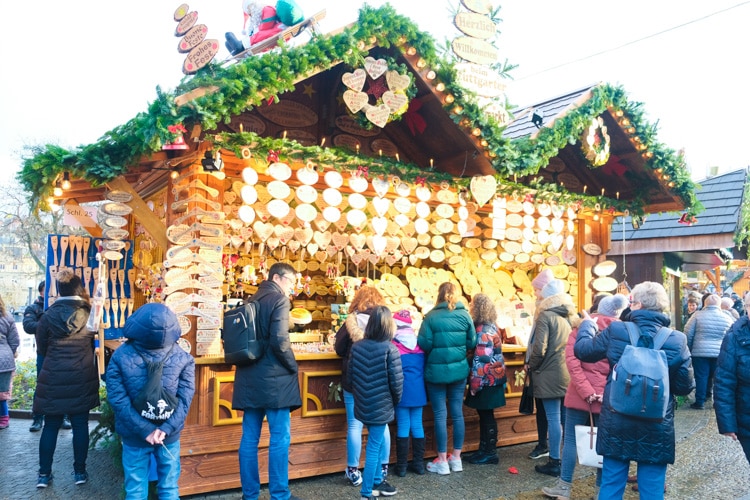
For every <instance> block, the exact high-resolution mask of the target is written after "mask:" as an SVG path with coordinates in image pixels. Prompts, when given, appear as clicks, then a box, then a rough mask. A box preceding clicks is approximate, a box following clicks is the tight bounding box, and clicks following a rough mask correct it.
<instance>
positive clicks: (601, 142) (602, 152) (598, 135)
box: [581, 117, 609, 167]
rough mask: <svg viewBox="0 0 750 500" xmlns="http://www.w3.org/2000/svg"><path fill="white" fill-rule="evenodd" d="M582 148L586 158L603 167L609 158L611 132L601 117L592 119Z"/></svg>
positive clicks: (594, 164) (596, 165)
mask: <svg viewBox="0 0 750 500" xmlns="http://www.w3.org/2000/svg"><path fill="white" fill-rule="evenodd" d="M581 149H583V155H584V156H585V157H586V159H587V160H588V161H589V162H591V164H592V165H593V166H595V167H601V166H602V165H604V164H605V163H607V160H609V134H608V133H607V127H606V126H604V120H603V119H602V118H601V117H598V118H593V119H592V120H591V125H589V127H588V129H587V133H586V136H585V137H584V138H583V141H582V144H581Z"/></svg>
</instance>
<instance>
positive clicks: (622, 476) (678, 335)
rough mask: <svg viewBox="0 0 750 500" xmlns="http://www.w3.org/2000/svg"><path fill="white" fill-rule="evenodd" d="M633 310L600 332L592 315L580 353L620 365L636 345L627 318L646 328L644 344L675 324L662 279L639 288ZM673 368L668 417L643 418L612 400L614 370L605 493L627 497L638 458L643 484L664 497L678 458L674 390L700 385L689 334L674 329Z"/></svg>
mask: <svg viewBox="0 0 750 500" xmlns="http://www.w3.org/2000/svg"><path fill="white" fill-rule="evenodd" d="M631 297H632V299H631V306H630V309H631V312H630V315H629V317H627V318H625V319H624V320H623V321H616V322H614V323H611V324H610V325H609V326H608V327H607V328H605V329H604V330H603V331H602V332H601V333H599V334H597V333H596V330H597V327H596V324H595V323H594V321H593V320H591V319H590V318H589V317H588V315H584V316H585V319H584V321H582V322H581V325H580V326H579V327H578V337H577V338H576V343H575V346H574V352H575V355H576V357H577V358H578V359H580V360H581V361H584V362H587V363H594V362H596V361H599V360H600V359H605V358H606V359H607V360H608V361H609V365H610V366H611V367H614V366H615V365H616V364H617V362H618V361H619V360H620V358H621V357H622V354H623V352H624V351H625V347H626V346H628V345H630V336H629V334H628V331H627V328H626V326H625V322H633V323H635V324H636V325H637V326H638V328H639V329H640V333H641V335H640V338H639V342H638V345H639V346H642V347H653V337H654V336H655V335H656V333H657V332H658V331H659V329H660V328H661V327H667V326H669V322H670V319H669V316H668V315H667V314H666V313H665V312H664V311H666V310H667V309H668V308H669V297H668V296H667V292H666V291H665V290H664V287H663V286H661V285H660V284H659V283H654V282H650V281H644V282H643V283H640V284H639V285H636V286H635V288H633V291H632V293H631ZM661 350H662V351H664V353H665V354H666V357H667V366H668V368H669V390H670V398H669V404H668V406H667V411H666V415H665V417H664V419H662V420H661V421H650V420H643V419H639V418H635V417H631V416H628V415H623V414H622V413H617V412H616V411H615V410H614V409H613V408H612V405H611V404H610V389H611V385H612V371H611V370H610V374H609V377H608V379H607V385H606V386H605V387H604V395H603V398H602V399H603V400H602V410H601V413H600V416H599V434H598V436H597V442H596V451H597V453H599V454H600V455H602V456H603V457H604V462H603V467H602V485H601V489H600V490H599V498H622V495H623V492H624V491H625V485H626V481H627V479H628V468H629V466H630V461H636V462H638V489H639V491H641V492H648V493H649V494H650V495H653V496H652V497H650V498H663V497H664V483H665V480H666V473H667V464H673V463H674V459H675V435H674V409H675V398H674V396H685V395H687V394H689V393H690V391H692V390H693V389H694V388H695V380H694V378H693V367H692V364H691V360H690V351H689V350H688V347H687V338H686V337H685V334H684V333H682V332H679V331H677V330H672V331H671V333H670V334H669V337H668V338H667V340H666V342H665V343H664V345H663V346H662V348H661Z"/></svg>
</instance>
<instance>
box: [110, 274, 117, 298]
mask: <svg viewBox="0 0 750 500" xmlns="http://www.w3.org/2000/svg"><path fill="white" fill-rule="evenodd" d="M109 282H110V286H111V287H112V295H110V297H112V298H114V297H117V269H116V268H114V267H113V268H112V269H110V270H109Z"/></svg>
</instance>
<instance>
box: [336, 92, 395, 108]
mask: <svg viewBox="0 0 750 500" xmlns="http://www.w3.org/2000/svg"><path fill="white" fill-rule="evenodd" d="M365 95H367V94H365ZM344 102H346V99H345V100H344ZM383 104H385V105H386V106H388V109H390V110H391V113H396V112H398V111H399V110H400V109H401V108H403V107H404V106H406V105H407V104H409V98H408V97H406V94H402V93H400V92H391V91H390V90H387V91H385V92H383ZM360 109H362V108H360Z"/></svg>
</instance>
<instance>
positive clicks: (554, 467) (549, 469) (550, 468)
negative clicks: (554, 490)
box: [534, 458, 560, 477]
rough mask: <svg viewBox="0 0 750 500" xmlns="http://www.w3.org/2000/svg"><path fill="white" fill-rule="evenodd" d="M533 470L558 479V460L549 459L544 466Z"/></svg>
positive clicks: (538, 466)
mask: <svg viewBox="0 0 750 500" xmlns="http://www.w3.org/2000/svg"><path fill="white" fill-rule="evenodd" d="M534 470H535V471H537V472H539V473H541V474H547V475H548V476H553V477H560V459H559V458H557V459H556V458H550V459H549V461H548V462H547V463H546V464H544V465H537V466H535V467H534Z"/></svg>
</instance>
